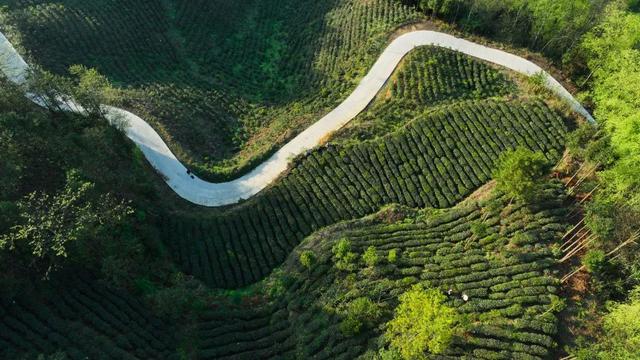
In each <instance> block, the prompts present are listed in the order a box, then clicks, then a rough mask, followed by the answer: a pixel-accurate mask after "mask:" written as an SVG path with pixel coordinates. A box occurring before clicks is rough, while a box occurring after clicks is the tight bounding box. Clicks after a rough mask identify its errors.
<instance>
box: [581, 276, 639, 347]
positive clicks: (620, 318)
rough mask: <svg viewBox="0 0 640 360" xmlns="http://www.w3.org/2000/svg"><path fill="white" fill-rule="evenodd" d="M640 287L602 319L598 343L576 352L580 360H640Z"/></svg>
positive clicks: (614, 306) (615, 305)
mask: <svg viewBox="0 0 640 360" xmlns="http://www.w3.org/2000/svg"><path fill="white" fill-rule="evenodd" d="M638 318H640V287H637V288H636V289H635V290H633V291H632V292H631V294H630V296H629V301H628V302H627V303H621V304H614V305H613V306H612V307H611V311H610V312H609V313H608V314H607V315H605V316H604V319H603V320H604V321H603V327H602V330H603V333H602V335H601V336H600V341H599V342H597V343H596V344H593V345H591V346H588V347H585V348H582V349H579V350H578V351H577V352H576V357H577V358H578V359H580V360H638V359H640V321H637V319H638Z"/></svg>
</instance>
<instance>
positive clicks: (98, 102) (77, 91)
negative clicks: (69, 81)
mask: <svg viewBox="0 0 640 360" xmlns="http://www.w3.org/2000/svg"><path fill="white" fill-rule="evenodd" d="M69 73H70V74H71V75H72V76H74V78H75V86H74V87H73V88H72V94H71V95H72V96H73V98H74V100H76V101H77V102H78V103H79V104H80V105H81V106H82V107H83V108H84V109H85V110H86V111H87V112H88V113H89V114H91V115H97V116H103V115H104V108H103V107H102V104H107V103H112V102H114V101H116V100H117V99H118V95H117V90H116V89H115V88H114V87H113V86H112V85H111V83H110V82H109V80H108V79H107V78H106V77H105V76H103V75H101V74H100V73H99V72H98V70H96V69H89V68H86V67H85V66H83V65H73V66H71V67H70V68H69Z"/></svg>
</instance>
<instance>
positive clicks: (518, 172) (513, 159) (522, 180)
mask: <svg viewBox="0 0 640 360" xmlns="http://www.w3.org/2000/svg"><path fill="white" fill-rule="evenodd" d="M549 165H550V164H549V162H548V161H547V159H546V158H545V156H544V155H543V154H542V153H540V152H533V151H531V150H528V149H525V148H522V147H519V148H517V149H515V150H511V151H507V152H504V153H503V154H502V155H500V158H499V160H498V166H497V168H496V170H495V171H494V173H493V176H494V178H495V180H496V181H497V183H498V185H497V189H498V190H500V191H503V192H504V193H506V194H507V195H508V196H510V197H512V198H518V199H520V200H524V201H531V200H532V199H533V198H534V197H536V196H537V195H538V194H539V193H540V185H541V183H542V182H541V179H542V178H543V177H544V175H545V174H546V173H547V171H548V170H549Z"/></svg>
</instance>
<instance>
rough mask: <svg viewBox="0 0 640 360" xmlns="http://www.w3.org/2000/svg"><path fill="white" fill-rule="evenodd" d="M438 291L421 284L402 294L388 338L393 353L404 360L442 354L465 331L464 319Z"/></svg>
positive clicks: (388, 325) (387, 332)
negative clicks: (457, 334)
mask: <svg viewBox="0 0 640 360" xmlns="http://www.w3.org/2000/svg"><path fill="white" fill-rule="evenodd" d="M445 300H446V297H445V296H444V295H443V294H442V293H441V292H440V291H438V290H437V289H426V290H425V289H423V288H422V286H421V285H420V284H417V285H414V286H413V287H412V288H411V290H409V291H407V292H405V293H404V294H402V295H400V297H399V301H400V304H399V305H398V307H397V308H396V311H395V316H394V318H393V319H392V320H391V321H389V323H387V331H386V333H385V337H386V339H387V341H389V347H390V350H392V351H394V352H397V353H399V354H400V355H401V356H402V358H403V359H407V360H409V359H425V358H426V357H425V351H429V352H431V353H432V354H441V353H442V352H443V351H445V350H446V348H447V347H448V346H449V344H450V343H451V341H452V339H453V337H454V335H455V334H456V333H457V332H459V331H460V330H461V326H460V324H461V323H462V318H461V316H460V315H459V314H458V313H457V312H456V310H455V309H453V308H451V307H449V306H447V305H445V303H444V302H445Z"/></svg>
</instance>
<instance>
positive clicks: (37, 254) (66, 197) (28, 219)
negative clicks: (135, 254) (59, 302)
mask: <svg viewBox="0 0 640 360" xmlns="http://www.w3.org/2000/svg"><path fill="white" fill-rule="evenodd" d="M93 189H94V184H93V183H90V182H87V181H84V180H83V179H82V178H81V177H80V174H79V173H78V171H75V170H72V171H69V172H68V174H67V179H66V184H65V186H64V188H63V189H62V190H61V191H60V192H58V193H57V194H55V195H49V194H46V193H39V192H33V193H30V194H28V195H26V196H25V197H24V198H23V199H21V200H20V201H19V202H18V209H19V213H20V220H19V223H18V224H17V225H15V226H13V227H12V228H11V229H10V232H9V233H8V234H6V235H2V236H1V237H0V249H8V250H16V249H20V248H26V249H28V251H29V252H30V253H31V254H32V256H33V258H34V259H35V265H36V266H37V267H38V269H36V270H37V271H39V272H42V273H43V275H44V276H45V277H47V276H48V275H49V273H50V272H51V271H53V270H55V269H56V268H58V267H59V266H60V265H61V263H62V261H63V260H64V259H65V258H67V257H68V255H69V252H68V250H69V246H70V245H71V244H72V243H73V242H75V241H78V240H80V239H84V238H85V237H87V236H88V235H90V234H91V232H92V230H94V229H96V228H98V227H100V226H102V225H105V224H108V223H114V222H119V221H121V220H122V219H123V218H124V217H125V216H126V215H128V214H130V213H131V212H132V210H131V209H130V208H129V207H128V206H126V205H124V204H122V203H118V202H116V201H115V200H113V199H112V198H111V197H110V196H99V197H98V198H95V199H93V198H92V196H91V193H92V191H93Z"/></svg>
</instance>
